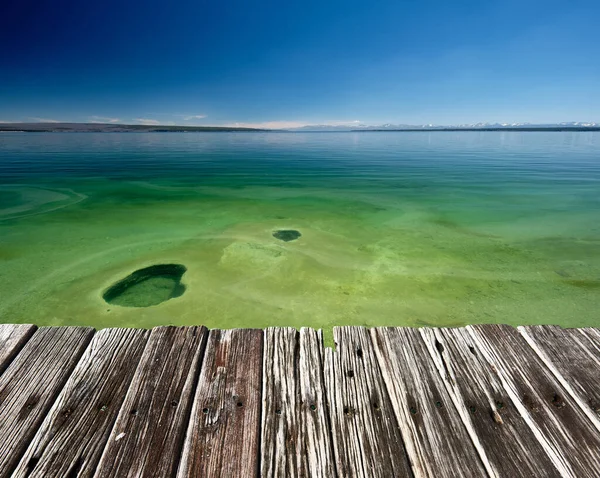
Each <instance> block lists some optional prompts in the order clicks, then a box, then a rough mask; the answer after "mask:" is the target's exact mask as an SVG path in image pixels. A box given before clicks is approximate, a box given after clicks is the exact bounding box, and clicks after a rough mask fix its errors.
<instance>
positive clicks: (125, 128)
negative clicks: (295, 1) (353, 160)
mask: <svg viewBox="0 0 600 478" xmlns="http://www.w3.org/2000/svg"><path fill="white" fill-rule="evenodd" d="M461 131H470V132H482V131H483V132H489V131H508V132H568V131H574V132H584V131H594V132H597V131H600V126H547V127H543V126H532V127H527V126H507V127H479V128H478V127H465V128H459V127H447V128H444V127H439V128H398V129H380V128H376V129H349V130H325V129H321V130H310V129H303V130H283V129H259V128H241V127H240V128H238V127H229V126H165V125H125V124H96V123H0V133H11V132H12V133H215V132H222V133H238V132H240V133H241V132H249V133H415V132H420V133H424V132H427V133H435V132H461Z"/></svg>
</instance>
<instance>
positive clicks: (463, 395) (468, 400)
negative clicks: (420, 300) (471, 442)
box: [419, 328, 560, 478]
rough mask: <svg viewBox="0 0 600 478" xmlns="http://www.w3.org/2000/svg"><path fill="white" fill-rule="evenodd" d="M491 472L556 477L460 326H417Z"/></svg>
mask: <svg viewBox="0 0 600 478" xmlns="http://www.w3.org/2000/svg"><path fill="white" fill-rule="evenodd" d="M419 332H420V333H421V336H422V337H423V339H424V340H425V343H426V344H427V348H428V350H429V352H430V354H431V355H432V358H434V362H436V365H437V369H438V372H439V373H440V377H442V380H443V381H444V385H445V386H446V389H447V390H448V392H449V393H450V396H451V397H452V400H453V402H454V405H455V406H456V408H457V410H458V411H459V414H460V416H461V418H462V420H463V422H464V423H465V425H466V426H467V430H469V431H470V433H473V434H474V436H475V437H476V438H475V439H476V440H477V442H478V446H480V447H481V451H482V453H480V455H481V457H482V461H484V463H485V465H486V468H487V469H488V470H489V472H490V475H491V476H539V475H541V476H544V477H548V478H550V477H559V476H560V473H559V472H558V470H557V469H556V467H555V466H554V464H553V463H552V461H551V460H550V457H549V456H548V455H547V454H546V451H545V450H544V448H543V447H542V445H541V444H540V443H539V442H538V440H537V438H536V437H535V435H534V434H533V432H532V431H531V429H530V428H529V426H528V425H527V423H526V422H525V420H524V418H523V417H522V416H521V414H520V413H519V411H518V410H517V408H516V407H515V406H514V404H513V403H512V401H511V399H510V397H509V396H508V394H507V393H506V391H505V390H504V387H503V386H502V383H501V382H500V380H499V379H498V377H497V376H496V374H495V373H494V372H493V371H492V369H491V368H490V366H489V364H488V363H487V362H486V361H485V359H484V358H483V356H482V354H481V353H479V351H478V349H476V348H475V347H474V342H473V340H472V338H471V336H470V335H469V333H468V332H467V331H466V330H465V329H462V328H461V329H430V328H424V329H419Z"/></svg>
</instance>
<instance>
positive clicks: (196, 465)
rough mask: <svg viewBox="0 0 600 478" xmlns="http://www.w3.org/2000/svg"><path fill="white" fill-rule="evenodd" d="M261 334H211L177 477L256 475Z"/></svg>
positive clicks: (246, 331) (238, 331) (242, 331)
mask: <svg viewBox="0 0 600 478" xmlns="http://www.w3.org/2000/svg"><path fill="white" fill-rule="evenodd" d="M262 347H263V331H262V330H255V329H233V330H211V331H210V333H209V336H208V342H207V345H206V352H205V353H204V360H203V364H202V369H201V372H200V379H199V381H198V386H197V388H196V394H195V396H194V403H193V407H192V414H191V417H190V423H189V427H188V429H187V434H186V438H185V444H184V450H183V457H182V461H181V464H180V466H179V470H178V474H177V476H178V477H180V478H183V477H205V476H210V477H215V478H218V477H227V478H229V477H234V476H235V477H255V476H258V473H259V463H258V459H259V453H260V446H259V441H260V421H261V419H260V413H261V389H262Z"/></svg>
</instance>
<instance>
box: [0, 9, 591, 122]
mask: <svg viewBox="0 0 600 478" xmlns="http://www.w3.org/2000/svg"><path fill="white" fill-rule="evenodd" d="M599 24H600V2H597V1H577V0H574V1H568V2H567V1H564V0H562V1H554V0H545V1H538V0H519V1H513V0H505V1H502V2H486V1H481V0H478V1H458V0H457V1H447V0H444V1H432V0H420V1H400V0H396V1H388V0H379V1H365V0H362V1H354V0H346V1H337V0H320V1H312V0H304V1H302V2H300V1H297V2H285V1H281V0H279V1H271V0H263V1H262V2H249V1H247V0H245V1H238V0H228V1H212V2H210V3H209V2H205V1H201V0H193V1H187V0H186V1H171V2H165V1H164V0H161V1H157V0H145V1H143V2H142V1H129V2H127V1H122V0H121V1H114V0H103V1H82V0H53V1H49V0H35V1H33V0H5V1H3V2H1V4H0V121H38V120H60V121H102V122H110V121H114V122H120V123H144V122H146V123H161V124H173V123H176V124H199V125H209V124H215V125H217V124H240V125H249V126H254V125H256V126H274V127H281V126H284V127H290V126H298V125H302V124H323V123H327V124H344V123H348V124H352V122H361V123H365V124H381V123H387V122H392V123H408V124H423V123H435V124H458V123H472V122H480V121H482V122H484V121H489V122H496V121H499V122H525V121H529V122H558V121H600V53H598V33H597V31H598V25H599Z"/></svg>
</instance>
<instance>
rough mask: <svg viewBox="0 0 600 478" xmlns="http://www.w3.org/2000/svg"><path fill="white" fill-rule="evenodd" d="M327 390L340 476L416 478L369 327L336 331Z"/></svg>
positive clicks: (329, 356)
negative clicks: (376, 356)
mask: <svg viewBox="0 0 600 478" xmlns="http://www.w3.org/2000/svg"><path fill="white" fill-rule="evenodd" d="M333 334H334V339H335V342H336V350H335V352H334V351H333V350H331V349H327V350H326V351H325V385H326V389H327V395H328V400H329V406H330V415H331V427H332V435H333V437H332V438H333V444H334V454H335V460H336V465H337V472H338V475H339V476H343V477H367V476H368V477H370V478H371V477H372V478H377V477H390V476H397V477H404V476H411V475H412V473H411V471H410V466H409V464H408V460H407V457H406V450H405V448H404V444H403V442H402V437H401V435H400V431H399V430H398V425H397V423H396V419H395V417H394V411H393V408H392V404H391V403H390V399H389V397H388V394H387V391H386V388H385V385H384V382H383V377H382V375H381V372H380V370H379V366H378V364H377V360H376V358H375V354H374V351H373V345H372V343H371V339H370V337H369V332H368V331H367V329H365V328H364V327H335V328H334V329H333Z"/></svg>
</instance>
